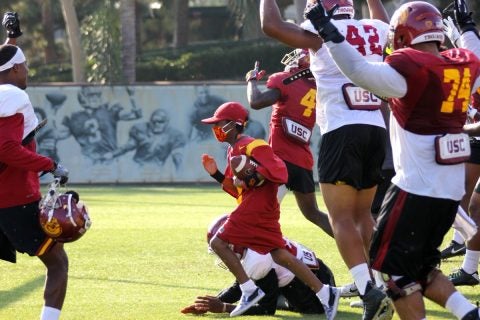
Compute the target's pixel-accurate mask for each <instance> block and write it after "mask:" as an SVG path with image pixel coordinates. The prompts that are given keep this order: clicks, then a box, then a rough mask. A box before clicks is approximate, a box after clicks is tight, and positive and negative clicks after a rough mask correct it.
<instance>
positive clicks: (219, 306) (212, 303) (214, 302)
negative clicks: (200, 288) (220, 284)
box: [195, 295, 227, 313]
mask: <svg viewBox="0 0 480 320" xmlns="http://www.w3.org/2000/svg"><path fill="white" fill-rule="evenodd" d="M195 305H196V306H197V307H198V308H200V309H201V310H206V311H210V312H213V313H222V312H226V311H227V310H226V308H225V303H223V302H222V301H221V300H220V299H219V298H217V297H214V296H209V295H206V296H200V297H197V300H195Z"/></svg>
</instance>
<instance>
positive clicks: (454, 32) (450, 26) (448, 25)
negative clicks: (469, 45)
mask: <svg viewBox="0 0 480 320" xmlns="http://www.w3.org/2000/svg"><path fill="white" fill-rule="evenodd" d="M443 32H445V35H446V36H447V37H448V38H449V39H450V42H451V43H452V44H453V45H454V46H455V47H458V45H457V41H458V39H460V32H458V29H457V26H456V25H455V22H453V20H452V17H447V19H443Z"/></svg>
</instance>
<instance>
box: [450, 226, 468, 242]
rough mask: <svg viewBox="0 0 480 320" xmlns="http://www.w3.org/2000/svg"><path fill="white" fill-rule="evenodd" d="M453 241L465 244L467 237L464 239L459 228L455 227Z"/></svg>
mask: <svg viewBox="0 0 480 320" xmlns="http://www.w3.org/2000/svg"><path fill="white" fill-rule="evenodd" d="M452 240H453V241H455V242H456V243H458V244H464V243H465V239H463V237H462V234H461V233H460V232H458V231H457V229H453V239H452Z"/></svg>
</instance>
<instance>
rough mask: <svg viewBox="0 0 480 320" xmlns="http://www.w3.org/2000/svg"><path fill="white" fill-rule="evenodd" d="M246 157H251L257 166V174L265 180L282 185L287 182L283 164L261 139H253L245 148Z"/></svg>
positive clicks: (285, 168)
mask: <svg viewBox="0 0 480 320" xmlns="http://www.w3.org/2000/svg"><path fill="white" fill-rule="evenodd" d="M245 153H246V155H247V156H249V157H252V158H253V159H254V160H255V161H256V162H257V163H258V164H259V166H258V168H257V172H258V173H260V174H261V175H262V176H264V177H265V179H267V180H270V181H272V182H275V183H279V184H284V183H287V180H288V172H287V167H286V166H285V162H283V160H282V159H280V158H279V157H278V156H277V155H275V154H274V153H273V149H272V147H270V145H269V144H268V143H267V142H266V141H264V140H261V139H255V140H253V141H252V142H250V143H249V144H248V145H247V147H246V152H245Z"/></svg>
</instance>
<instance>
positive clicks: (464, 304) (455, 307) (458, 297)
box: [445, 291, 476, 319]
mask: <svg viewBox="0 0 480 320" xmlns="http://www.w3.org/2000/svg"><path fill="white" fill-rule="evenodd" d="M445 308H446V309H447V310H448V311H450V312H451V313H453V314H454V315H455V317H457V318H458V319H462V318H463V317H464V316H465V315H466V314H467V313H469V312H470V311H472V310H473V309H476V307H475V306H474V305H473V304H471V303H470V301H468V300H467V298H465V297H464V296H463V295H462V294H461V293H460V292H458V291H455V292H454V293H452V295H451V296H450V297H448V299H447V303H445Z"/></svg>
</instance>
